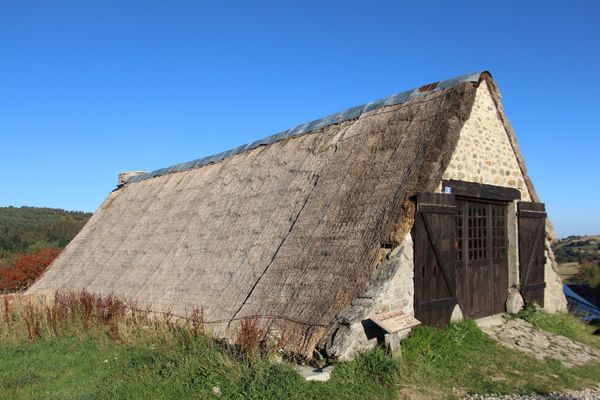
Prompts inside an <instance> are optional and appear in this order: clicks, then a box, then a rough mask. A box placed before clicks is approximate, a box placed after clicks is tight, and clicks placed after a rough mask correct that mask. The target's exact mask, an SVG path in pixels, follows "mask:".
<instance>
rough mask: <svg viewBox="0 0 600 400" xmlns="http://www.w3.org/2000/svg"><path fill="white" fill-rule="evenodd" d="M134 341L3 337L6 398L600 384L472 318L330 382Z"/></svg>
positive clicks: (374, 393) (425, 331)
mask: <svg viewBox="0 0 600 400" xmlns="http://www.w3.org/2000/svg"><path fill="white" fill-rule="evenodd" d="M534 323H537V324H539V325H542V326H544V327H546V328H550V329H551V330H555V331H559V332H560V333H563V334H565V335H566V336H571V337H573V336H574V337H575V338H579V339H583V341H586V342H588V343H589V344H591V345H596V346H599V347H600V343H599V340H598V338H594V337H590V336H589V330H586V329H587V328H585V327H583V326H581V325H580V324H579V323H578V322H576V321H574V320H573V319H570V318H567V317H560V316H559V317H552V316H545V315H543V316H541V317H539V318H538V320H537V321H534ZM127 343H128V344H126V343H122V342H114V341H112V340H110V338H109V337H108V335H106V334H105V333H95V334H77V335H70V336H64V337H51V336H46V337H45V338H44V339H39V340H37V341H35V342H33V343H29V342H27V341H26V340H14V339H11V340H4V341H2V342H1V343H0V360H1V361H2V362H1V363H0V397H1V398H22V399H75V398H77V399H80V398H115V399H116V398H133V399H136V398H139V399H142V398H176V399H198V398H201V399H202V398H215V396H214V395H212V393H211V390H212V388H213V386H218V387H220V389H221V391H222V396H221V398H240V399H241V398H250V399H252V398H255V399H259V398H260V399H265V398H272V399H279V398H290V399H294V398H298V399H319V398H325V397H327V398H334V399H338V398H339V399H342V398H343V399H355V398H361V399H365V398H366V399H379V398H395V397H397V396H398V394H400V396H401V397H406V398H410V397H421V398H423V397H425V398H441V397H453V396H459V395H462V394H464V393H473V392H478V393H484V392H485V393H490V392H495V393H515V392H542V393H543V392H548V391H551V390H560V389H565V388H583V387H589V386H594V385H596V383H597V382H599V381H600V364H595V365H590V366H586V367H581V368H574V369H567V368H564V367H562V366H561V365H560V364H559V363H558V362H547V363H546V362H539V361H537V360H535V359H533V358H530V357H528V356H526V355H523V354H520V353H516V352H514V351H511V350H508V349H505V348H502V347H500V346H498V345H497V344H496V343H494V342H492V341H490V340H489V339H487V337H486V336H485V335H484V334H483V333H482V332H481V331H479V330H478V329H477V327H476V326H475V325H474V324H473V323H472V322H471V321H465V322H462V323H459V324H456V325H453V326H451V327H449V328H447V329H444V330H438V329H434V328H428V327H420V328H418V329H416V330H415V331H414V332H413V334H412V335H411V337H410V338H409V339H408V340H406V341H405V342H403V350H402V358H401V359H398V358H393V357H391V356H389V355H388V354H386V353H385V352H384V351H383V350H377V351H374V352H371V353H368V354H366V355H364V356H363V357H360V358H358V359H357V360H355V361H353V362H350V363H340V364H338V365H337V367H336V370H335V372H334V374H333V377H332V379H331V381H330V382H329V383H327V384H321V383H310V382H305V381H303V380H302V379H301V378H300V377H299V376H298V375H297V374H296V373H295V372H294V371H293V369H292V368H291V367H290V366H289V365H287V364H272V363H269V362H268V361H267V360H265V359H256V360H255V361H254V362H252V363H248V362H245V361H243V360H241V359H240V358H239V357H238V356H236V355H235V354H231V353H229V352H228V351H225V350H223V349H222V348H221V347H219V346H217V345H216V344H214V342H213V341H211V340H210V339H208V338H206V337H203V336H201V337H199V338H194V337H191V336H190V335H189V334H185V333H179V334H175V333H164V334H160V335H143V334H142V335H139V336H138V337H136V338H135V339H133V340H127Z"/></svg>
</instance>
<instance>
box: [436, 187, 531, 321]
mask: <svg viewBox="0 0 600 400" xmlns="http://www.w3.org/2000/svg"><path fill="white" fill-rule="evenodd" d="M442 192H444V193H451V194H454V195H455V196H456V200H457V202H458V201H460V200H464V201H468V202H471V203H485V204H492V205H497V206H504V207H505V210H506V211H505V229H506V232H505V235H506V261H505V263H504V265H505V267H504V268H506V271H505V273H506V275H507V276H506V278H507V282H506V286H507V287H506V294H507V295H508V289H509V287H510V284H511V283H510V282H511V281H510V279H511V266H512V262H511V260H513V258H514V256H516V254H515V255H513V254H511V251H513V250H514V251H516V249H512V248H511V245H510V241H511V240H514V239H517V238H513V237H512V236H513V234H514V233H516V231H515V232H513V230H514V229H516V227H513V226H511V225H510V224H511V223H515V222H516V221H514V220H513V218H511V217H510V215H509V214H510V212H511V209H512V207H511V206H510V205H511V204H514V203H516V202H518V201H519V200H520V199H521V192H520V191H519V190H518V189H514V188H508V187H502V186H495V185H487V184H481V183H472V182H464V181H459V180H443V181H442ZM490 218H491V216H490ZM463 229H467V228H466V227H464V228H463ZM490 229H491V228H490ZM463 240H464V239H463ZM489 240H490V241H491V240H492V239H491V238H489ZM464 246H466V244H465V243H463V257H468V254H466V253H465V252H464ZM489 251H492V249H491V248H489ZM490 257H491V256H490ZM461 262H462V263H464V264H463V265H465V266H466V262H465V261H461ZM490 262H492V259H490ZM459 263H460V262H459V261H458V260H457V279H458V276H459V270H458V268H459ZM513 267H514V266H513ZM493 268H494V267H492V270H491V271H493ZM460 272H462V273H464V272H465V270H462V271H460ZM517 274H518V272H517ZM457 285H458V282H457ZM460 286H461V287H462V286H464V285H463V282H461V284H460ZM457 289H458V287H457ZM463 290H466V288H463ZM460 297H462V295H459V298H460ZM495 303H498V300H496V301H495ZM463 304H464V303H463ZM491 308H492V312H497V311H499V308H498V305H495V304H494V301H493V300H492V306H491ZM465 311H466V310H463V312H465Z"/></svg>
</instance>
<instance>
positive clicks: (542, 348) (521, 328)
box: [477, 316, 600, 367]
mask: <svg viewBox="0 0 600 400" xmlns="http://www.w3.org/2000/svg"><path fill="white" fill-rule="evenodd" d="M477 325H479V327H480V328H481V330H482V331H483V332H485V333H486V334H487V335H488V336H489V337H490V338H492V339H494V340H496V341H497V342H499V343H500V344H502V345H503V346H506V347H508V348H510V349H513V350H517V351H520V352H523V353H527V354H529V355H531V356H533V357H535V358H537V359H538V360H548V359H555V360H559V361H560V362H561V363H562V364H563V365H564V366H566V367H574V366H580V365H584V364H587V363H590V362H594V361H596V362H598V361H600V350H596V349H594V348H592V347H589V346H586V345H584V344H582V343H578V342H574V341H572V340H570V339H568V338H566V337H564V336H560V335H555V334H552V333H550V332H546V331H543V330H540V329H537V328H535V327H534V326H533V325H532V324H530V323H529V322H526V321H523V320H520V319H514V320H505V319H504V318H502V316H493V317H488V318H483V319H481V320H478V321H477Z"/></svg>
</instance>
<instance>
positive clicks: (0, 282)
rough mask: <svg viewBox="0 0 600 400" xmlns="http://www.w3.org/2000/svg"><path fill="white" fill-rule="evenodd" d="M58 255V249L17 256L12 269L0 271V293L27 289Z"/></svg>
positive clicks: (47, 249)
mask: <svg viewBox="0 0 600 400" xmlns="http://www.w3.org/2000/svg"><path fill="white" fill-rule="evenodd" d="M59 253H60V250H59V249H55V248H46V249H40V250H38V251H35V252H33V253H27V254H21V255H19V256H17V257H16V258H15V260H14V265H13V266H12V267H9V268H3V269H0V292H5V293H6V292H17V291H19V290H23V289H26V288H28V287H29V286H30V285H31V284H32V283H33V282H34V281H35V280H36V279H37V278H38V277H39V276H40V275H41V274H42V272H44V271H45V270H46V268H47V267H48V265H50V264H51V263H52V261H54V259H55V258H56V257H57V256H58V254H59Z"/></svg>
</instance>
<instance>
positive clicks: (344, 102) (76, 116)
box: [0, 0, 600, 236]
mask: <svg viewBox="0 0 600 400" xmlns="http://www.w3.org/2000/svg"><path fill="white" fill-rule="evenodd" d="M599 17H600V2H597V1H564V2H551V1H514V2H513V1H503V2H496V3H494V5H492V4H489V5H486V4H485V3H483V2H476V1H473V2H460V3H457V2H449V1H439V2H435V1H420V2H399V1H390V2H384V1H381V2H376V1H373V2H364V1H360V2H359V1H339V2H336V1H330V2H324V1H318V2H310V1H298V2H284V1H273V2H261V1H257V2H249V1H240V2H230V1H222V2H205V3H203V2H200V1H162V2H159V1H151V0H144V1H126V0H121V1H108V0H103V1H60V0H57V1H27V0H0V139H1V140H0V143H1V146H2V147H1V148H0V149H1V150H0V154H1V155H0V182H1V189H0V206H6V205H14V206H21V205H31V206H48V207H58V208H65V209H72V210H86V211H93V210H95V209H96V207H98V205H99V204H100V203H101V202H102V200H103V199H104V198H105V197H106V195H107V194H108V193H109V192H110V191H111V190H112V189H113V188H114V187H115V184H116V179H117V174H118V173H119V172H120V171H126V170H134V169H148V170H152V169H156V168H161V167H164V166H167V165H171V164H174V163H178V162H183V161H189V160H192V159H196V158H199V157H202V156H206V155H210V154H214V153H217V152H220V151H222V150H226V149H229V148H232V147H235V146H237V145H239V144H242V143H246V142H249V141H252V140H255V139H258V138H261V137H264V136H267V135H269V134H272V133H275V132H279V131H281V130H284V129H287V128H290V127H292V126H294V125H297V124H299V123H302V122H306V121H308V120H312V119H316V118H319V117H322V116H324V115H327V114H330V113H333V112H336V111H340V110H342V109H345V108H348V107H351V106H354V105H357V104H362V103H365V102H367V101H370V100H373V99H376V98H380V97H383V96H387V95H390V94H393V93H396V92H400V91H403V90H406V89H409V88H413V87H416V86H420V85H422V84H424V83H428V82H432V81H437V80H441V79H445V78H449V77H453V76H456V75H460V74H463V73H466V72H472V71H477V70H483V69H487V70H490V71H491V72H492V74H493V76H494V78H495V80H496V82H497V83H498V84H499V86H500V90H501V91H502V93H503V97H504V104H505V109H506V111H507V114H508V117H509V118H510V120H511V122H512V124H513V126H514V128H515V130H516V132H517V137H518V139H519V144H520V147H521V150H522V152H523V154H524V156H525V160H526V163H527V166H528V169H529V173H530V175H531V177H532V179H533V181H534V184H535V186H536V189H537V191H538V193H539V194H540V197H541V198H542V200H543V201H544V202H546V204H547V208H548V210H549V212H550V216H551V218H552V220H553V222H554V225H555V228H556V230H557V233H558V235H559V236H566V235H570V234H592V233H600V201H599V200H598V199H599V198H600V185H598V179H597V171H598V161H597V160H598V157H600V154H599V150H600V138H599V134H600V122H599V121H600V119H599V118H598V114H599V113H600V107H599V102H598V99H597V93H600V80H599V79H598V77H597V75H598V72H599V71H600V28H599V23H598V20H599Z"/></svg>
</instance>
